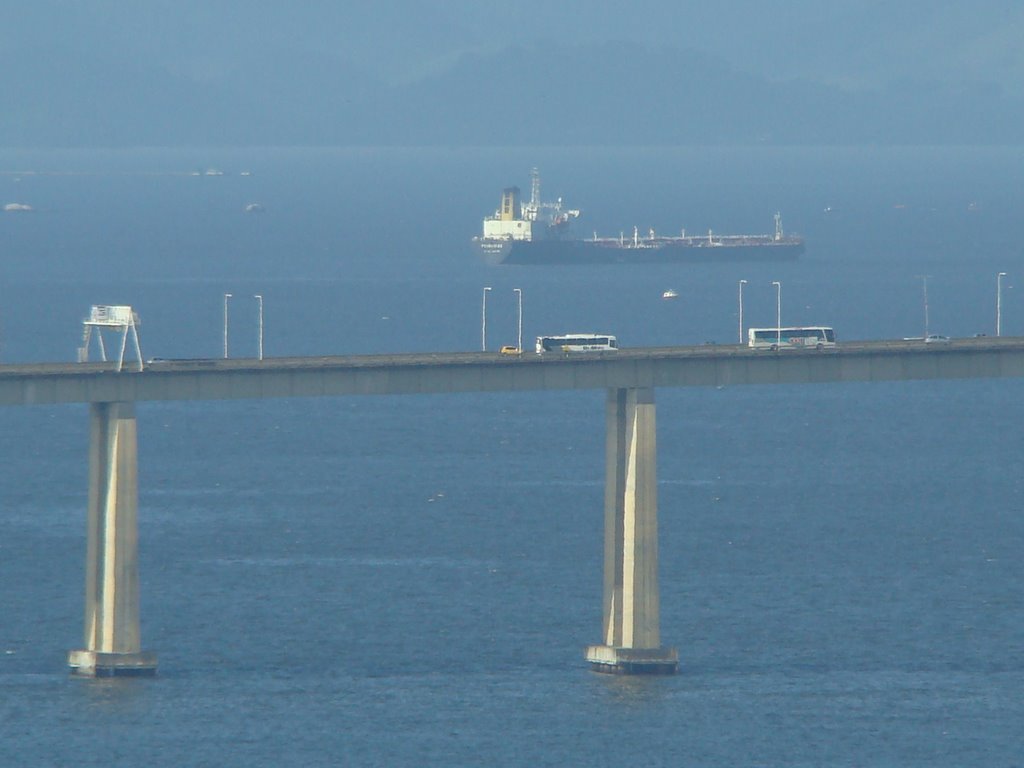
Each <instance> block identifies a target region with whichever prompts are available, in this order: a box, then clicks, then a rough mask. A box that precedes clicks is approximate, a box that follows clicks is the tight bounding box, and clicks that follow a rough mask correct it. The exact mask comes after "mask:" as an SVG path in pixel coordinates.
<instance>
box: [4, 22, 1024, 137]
mask: <svg viewBox="0 0 1024 768" xmlns="http://www.w3.org/2000/svg"><path fill="white" fill-rule="evenodd" d="M779 44H780V45H785V44H786V43H785V41H780V43H779ZM51 54H52V55H51ZM342 54H343V52H339V54H338V55H337V56H329V55H323V54H319V55H317V54H312V53H298V54H297V53H296V52H295V51H294V50H287V51H285V50H282V51H273V50H269V51H268V50H266V49H261V50H260V51H259V52H258V54H257V52H252V53H250V54H248V56H249V58H248V59H242V60H237V61H233V62H231V65H230V66H228V67H224V68H222V69H221V70H219V71H217V72H216V73H214V74H210V73H204V74H203V75H202V76H197V75H196V74H194V73H188V72H174V71H169V70H167V69H164V68H159V67H156V66H154V65H153V64H151V63H148V62H147V61H144V60H139V59H137V58H131V57H128V56H126V55H124V54H118V53H116V52H109V53H107V54H101V55H97V53H96V51H74V50H67V49H62V50H61V51H59V52H50V54H48V55H42V54H41V53H40V52H38V51H30V50H19V49H18V48H17V47H8V48H6V49H4V50H2V51H0V67H3V71H4V72H6V73H7V75H6V76H5V78H4V82H3V86H2V92H0V98H2V101H3V104H4V109H3V112H2V116H0V145H4V146H21V147H48V146H82V147H94V146H126V145H127V146H132V145H135V146H139V145H151V146H184V145H329V144H337V145H344V144H356V145H360V144H367V145H370V144H377V145H379V144H396V145H481V146H483V145H506V146H507V145H554V146H559V145H587V144H594V145H601V144H604V145H630V144H632V145H641V144H666V145H676V144H721V143H738V144H753V143H768V144H863V143H871V144H893V143H896V144H901V143H906V144H948V143H958V144H1013V143H1018V142H1019V135H1018V132H1017V131H1018V126H1019V125H1020V124H1021V123H1022V117H1024V108H1022V104H1021V103H1019V102H1018V101H1013V100H1010V99H1008V98H1007V97H1005V96H1004V95H1003V94H1001V93H1000V91H999V90H998V88H996V87H995V86H991V85H985V84H978V85H976V86H971V87H958V88H951V87H944V86H940V85H936V84H927V83H904V84H900V85H898V86H895V87H890V88H889V89H887V90H884V91H848V90H842V89H840V88H838V87H833V86H825V85H820V84H812V83H809V82H801V81H790V82H769V81H768V80H766V79H763V78H760V77H758V76H755V75H751V74H748V73H744V72H740V71H737V70H736V69H734V68H732V67H730V66H729V65H728V64H726V63H725V62H724V61H723V60H720V59H718V58H715V57H713V56H710V55H707V54H702V53H697V52H694V51H688V50H682V49H679V48H648V47H643V46H641V45H638V44H632V43H603V44H591V45H575V46H570V45H561V44H548V45H534V46H529V47H514V48H509V49H506V50H503V51H501V52H498V53H494V54H488V55H483V54H473V55H466V56H464V57H462V58H461V59H460V60H459V61H457V62H456V63H455V64H454V65H453V66H452V67H451V68H449V69H447V70H445V71H443V72H441V73H439V74H435V75H432V76H430V77H428V78H425V79H423V80H420V81H417V82H414V83H408V84H403V85H397V86H395V85H386V84H385V83H384V82H383V81H381V80H379V79H378V78H376V77H375V76H374V75H373V74H372V73H369V72H366V71H364V70H362V69H360V68H358V67H356V66H354V65H352V64H351V63H349V62H348V61H347V60H346V59H345V58H344V56H343V55H342Z"/></svg>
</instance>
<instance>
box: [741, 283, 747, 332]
mask: <svg viewBox="0 0 1024 768" xmlns="http://www.w3.org/2000/svg"><path fill="white" fill-rule="evenodd" d="M746 284H747V281H746V280H740V344H742V343H743V286H744V285H746Z"/></svg>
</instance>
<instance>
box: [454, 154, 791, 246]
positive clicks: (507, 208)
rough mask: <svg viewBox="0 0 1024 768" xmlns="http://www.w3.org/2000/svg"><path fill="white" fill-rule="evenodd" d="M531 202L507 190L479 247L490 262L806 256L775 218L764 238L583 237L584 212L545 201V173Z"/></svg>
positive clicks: (535, 178)
mask: <svg viewBox="0 0 1024 768" xmlns="http://www.w3.org/2000/svg"><path fill="white" fill-rule="evenodd" d="M530 177H531V189H530V200H529V202H522V201H521V199H520V192H519V187H509V188H507V189H505V190H503V191H502V194H501V205H500V206H499V207H498V210H497V211H495V212H494V215H492V216H488V217H487V218H485V219H484V223H483V234H482V235H481V236H479V237H474V238H473V247H474V248H475V250H476V251H477V253H479V254H480V256H482V257H483V259H484V261H486V262H487V263H489V264H640V263H657V262H667V263H671V262H716V261H793V260H795V259H798V258H800V255H801V254H803V252H804V241H803V238H802V237H800V236H799V235H787V234H785V233H784V232H783V230H782V217H781V215H779V214H778V213H776V214H775V232H774V233H771V234H764V235H720V234H716V233H714V232H712V231H711V230H708V233H707V234H706V235H687V234H686V231H685V230H683V231H682V232H680V234H679V235H659V234H656V233H655V232H654V230H653V229H650V230H648V231H647V233H646V234H641V233H640V230H639V228H638V227H634V228H633V232H632V233H631V235H629V236H627V235H625V234H624V233H623V234H620V235H619V236H618V237H598V235H597V233H596V232H595V233H594V235H593V237H591V238H587V239H579V238H575V237H573V236H572V233H571V231H570V228H571V224H572V222H573V220H574V219H577V218H578V217H579V215H580V212H579V210H576V209H568V208H563V206H562V199H561V198H558V199H557V200H556V201H555V202H553V203H544V202H541V197H540V174H539V173H538V172H537V169H536V168H535V169H533V171H532V172H531V174H530Z"/></svg>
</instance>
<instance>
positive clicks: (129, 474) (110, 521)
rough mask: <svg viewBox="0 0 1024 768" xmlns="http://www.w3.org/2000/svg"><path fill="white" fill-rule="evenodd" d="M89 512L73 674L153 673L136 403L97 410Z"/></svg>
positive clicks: (91, 425) (93, 407)
mask: <svg viewBox="0 0 1024 768" xmlns="http://www.w3.org/2000/svg"><path fill="white" fill-rule="evenodd" d="M89 422H90V423H89V509H88V520H87V544H86V562H85V648H84V649H82V650H75V651H71V652H70V653H69V654H68V666H69V667H70V668H71V672H72V674H76V675H85V676H89V677H113V676H122V675H153V674H155V673H156V655H155V654H152V653H144V652H143V651H142V650H141V639H140V632H139V563H138V506H139V500H138V497H139V494H138V443H137V437H136V422H135V406H134V404H132V403H93V404H92V405H90V410H89Z"/></svg>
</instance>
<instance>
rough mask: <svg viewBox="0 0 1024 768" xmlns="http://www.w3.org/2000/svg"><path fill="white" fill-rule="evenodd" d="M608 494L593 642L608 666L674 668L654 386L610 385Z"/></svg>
mask: <svg viewBox="0 0 1024 768" xmlns="http://www.w3.org/2000/svg"><path fill="white" fill-rule="evenodd" d="M605 423H606V428H607V436H606V442H605V446H606V450H605V468H606V475H605V494H604V509H605V512H604V525H605V533H604V644H603V645H592V646H590V647H588V648H587V651H586V658H587V661H589V662H590V664H591V666H592V667H593V668H594V669H596V670H598V671H600V672H613V673H626V674H672V673H674V672H675V671H676V668H677V667H678V665H679V655H678V653H677V652H676V650H675V649H674V648H662V647H661V636H660V621H661V619H660V607H659V596H658V486H657V471H656V464H657V451H656V440H655V431H656V430H655V419H654V390H653V389H649V388H643V389H610V390H608V400H607V405H606V408H605Z"/></svg>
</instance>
